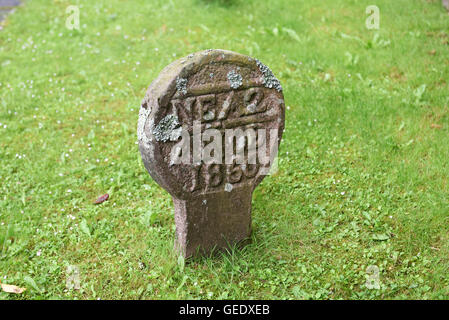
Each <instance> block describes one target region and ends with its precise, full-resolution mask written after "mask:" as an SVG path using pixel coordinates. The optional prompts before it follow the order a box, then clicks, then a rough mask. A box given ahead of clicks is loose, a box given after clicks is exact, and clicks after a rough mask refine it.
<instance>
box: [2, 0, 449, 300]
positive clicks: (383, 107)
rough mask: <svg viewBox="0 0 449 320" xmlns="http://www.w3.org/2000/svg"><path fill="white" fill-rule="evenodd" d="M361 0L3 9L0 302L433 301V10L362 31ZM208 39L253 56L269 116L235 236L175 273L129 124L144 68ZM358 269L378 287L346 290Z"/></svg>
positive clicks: (447, 149) (443, 225)
mask: <svg viewBox="0 0 449 320" xmlns="http://www.w3.org/2000/svg"><path fill="white" fill-rule="evenodd" d="M71 4H77V5H79V6H80V12H81V30H79V31H77V30H73V31H70V30H68V29H66V28H65V20H66V18H67V16H68V15H67V14H66V13H65V9H66V7H67V6H68V5H71ZM371 4H373V1H371V0H370V1H368V0H367V1H365V0H359V1H357V0H333V1H311V0H310V1H294V0H279V1H267V2H265V1H256V0H245V1H243V0H236V1H231V2H229V3H226V2H222V1H201V0H179V1H175V0H171V1H166V0H152V1H144V0H140V1H118V0H108V1H106V0H102V1H95V2H93V1H65V0H58V1H57V0H54V1H51V2H49V1H44V0H33V1H29V2H28V3H26V5H24V6H23V7H20V8H19V9H18V10H17V12H15V13H14V14H12V15H11V16H9V17H8V19H7V21H6V22H5V23H4V29H3V30H2V31H0V66H1V67H0V84H1V85H0V123H1V127H0V160H1V165H0V277H1V278H0V279H1V281H2V282H3V283H8V284H15V285H18V286H22V287H26V288H27V291H25V293H23V294H21V295H11V294H7V293H0V299H47V298H78V299H97V298H101V299H175V298H178V299H184V298H193V299H209V298H211V299H222V298H223V299H224V298H227V299H247V298H249V299H309V298H312V299H421V298H424V299H448V298H449V279H448V274H449V272H448V271H449V270H448V268H449V233H448V227H449V185H448V173H449V161H448V159H449V107H448V105H449V95H448V92H449V84H448V82H449V45H448V43H449V16H448V15H447V13H446V12H445V10H444V9H443V7H442V6H441V4H440V1H424V0H413V1H412V0H401V1H399V0H398V1H390V0H377V1H375V4H376V5H377V6H378V7H379V8H380V15H381V16H380V18H381V19H380V29H379V30H367V29H366V27H365V19H366V18H367V15H366V13H365V8H366V6H368V5H371ZM208 48H222V49H228V50H233V51H237V52H240V53H244V54H248V55H251V56H255V57H257V58H258V59H260V60H261V61H263V62H264V63H265V64H267V65H269V66H270V67H271V69H272V70H273V72H274V73H275V74H276V75H277V76H278V78H279V79H280V80H281V83H282V84H283V87H284V95H285V99H286V105H287V106H289V107H288V110H287V112H286V131H285V134H284V138H283V141H282V144H281V148H280V166H279V168H280V170H279V172H278V173H277V174H276V175H274V176H269V177H267V178H266V179H265V180H264V181H263V183H262V184H261V185H260V186H259V187H258V188H257V189H256V191H255V193H254V196H253V228H254V232H253V236H252V238H253V239H252V243H251V244H250V245H248V246H246V247H245V248H243V249H238V250H237V249H236V250H233V251H232V252H231V253H228V254H221V255H218V256H215V257H209V258H198V259H195V260H193V261H189V262H186V263H185V264H184V263H183V261H182V260H179V261H178V258H177V256H176V255H175V254H174V253H173V252H172V248H173V241H174V219H173V204H172V202H171V199H170V197H169V195H168V194H167V193H166V192H165V191H164V190H163V189H162V188H160V187H159V186H158V185H157V184H156V183H155V182H154V181H153V180H152V179H151V178H150V176H149V175H148V173H147V172H146V171H145V169H144V167H143V164H142V162H141V159H140V154H139V151H138V147H137V144H136V140H137V137H136V126H137V118H138V110H139V105H140V101H141V99H142V98H143V96H144V94H145V91H146V88H147V87H148V85H149V84H150V82H151V81H152V80H153V79H154V78H155V77H156V76H157V75H158V73H159V72H160V70H161V69H162V68H163V67H164V66H165V65H167V64H168V63H170V62H171V61H173V60H175V59H177V58H180V57H182V56H186V55H188V54H189V53H191V52H195V51H199V50H202V49H208ZM106 192H108V193H109V194H110V195H111V197H110V200H109V201H107V202H105V203H103V204H102V205H100V206H94V205H93V204H92V202H93V201H94V200H95V199H96V198H97V196H99V195H101V194H103V193H106ZM69 265H73V266H76V267H78V269H79V272H80V285H81V288H80V290H68V289H67V288H66V278H67V275H66V269H67V267H68V266H69ZM370 265H375V266H377V267H378V268H379V270H380V274H379V278H380V289H368V288H367V287H366V286H365V282H366V276H367V272H366V269H367V267H368V266H370Z"/></svg>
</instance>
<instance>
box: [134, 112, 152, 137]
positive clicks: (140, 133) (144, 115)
mask: <svg viewBox="0 0 449 320" xmlns="http://www.w3.org/2000/svg"><path fill="white" fill-rule="evenodd" d="M150 111H151V110H150V108H148V107H147V108H145V107H143V106H141V107H140V110H139V120H138V121H137V139H138V140H139V142H142V143H143V145H148V143H149V142H150V139H148V137H147V135H146V134H145V123H146V122H147V119H148V116H149V115H150Z"/></svg>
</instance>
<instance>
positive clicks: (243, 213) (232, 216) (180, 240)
mask: <svg viewBox="0 0 449 320" xmlns="http://www.w3.org/2000/svg"><path fill="white" fill-rule="evenodd" d="M249 189H251V188H240V189H234V190H232V191H230V192H219V193H213V194H206V195H203V196H199V197H198V198H197V199H193V200H179V199H176V198H173V203H174V206H175V223H176V240H175V249H176V250H177V251H178V252H179V253H180V254H182V255H183V256H184V257H185V258H188V257H191V256H194V255H209V254H210V253H211V252H212V251H213V250H222V249H226V248H230V247H232V246H234V245H236V244H238V243H240V242H243V241H244V240H247V239H249V237H250V235H251V199H252V190H249Z"/></svg>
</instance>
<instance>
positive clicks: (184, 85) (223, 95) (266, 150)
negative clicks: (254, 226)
mask: <svg viewBox="0 0 449 320" xmlns="http://www.w3.org/2000/svg"><path fill="white" fill-rule="evenodd" d="M284 121H285V105H284V100H283V95H282V87H281V85H280V83H279V81H278V80H277V79H276V77H275V76H274V75H273V73H272V72H271V70H270V69H269V68H268V67H267V66H265V65H264V64H262V63H261V62H260V61H258V60H256V59H253V58H250V57H248V56H244V55H241V54H238V53H235V52H231V51H224V50H206V51H202V52H198V53H195V54H191V55H189V56H188V57H186V58H182V59H180V60H177V61H175V62H173V63H172V64H170V65H169V66H167V67H166V68H165V69H164V70H163V71H162V72H161V73H160V74H159V77H158V78H157V79H156V80H154V81H153V82H152V84H151V85H150V87H149V88H148V91H147V93H146V95H145V98H144V99H143V101H142V106H141V109H140V113H139V123H138V128H137V134H138V139H139V149H140V152H141V155H142V159H143V162H144V164H145V168H146V169H147V170H148V172H149V173H150V175H151V176H152V177H153V179H154V180H155V181H156V182H157V183H159V184H160V185H161V186H162V187H163V188H164V189H166V190H167V191H168V192H169V193H170V194H171V196H172V197H173V202H174V207H175V223H176V241H175V248H176V249H177V250H178V251H179V252H180V253H181V254H183V255H184V256H185V257H189V256H191V255H194V254H196V253H200V254H207V253H209V252H211V251H212V250H213V249H214V248H217V249H222V248H226V247H229V246H232V245H234V244H236V243H238V242H240V241H242V240H245V239H248V238H249V236H250V234H251V197H252V193H253V191H254V188H255V187H256V186H257V185H258V184H259V183H260V182H261V181H262V179H263V178H264V176H265V175H267V174H268V172H269V169H270V166H271V164H272V162H273V159H274V157H275V156H276V153H277V148H278V146H279V143H280V140H281V136H282V132H283V129H284Z"/></svg>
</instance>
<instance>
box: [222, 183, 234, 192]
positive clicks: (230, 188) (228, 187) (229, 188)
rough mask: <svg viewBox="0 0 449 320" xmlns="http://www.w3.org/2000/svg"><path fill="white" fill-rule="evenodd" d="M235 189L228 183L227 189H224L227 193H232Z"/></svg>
mask: <svg viewBox="0 0 449 320" xmlns="http://www.w3.org/2000/svg"><path fill="white" fill-rule="evenodd" d="M233 188H234V187H233V186H232V184H230V183H226V184H225V187H224V189H225V191H226V192H231V191H232V189H233Z"/></svg>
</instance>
